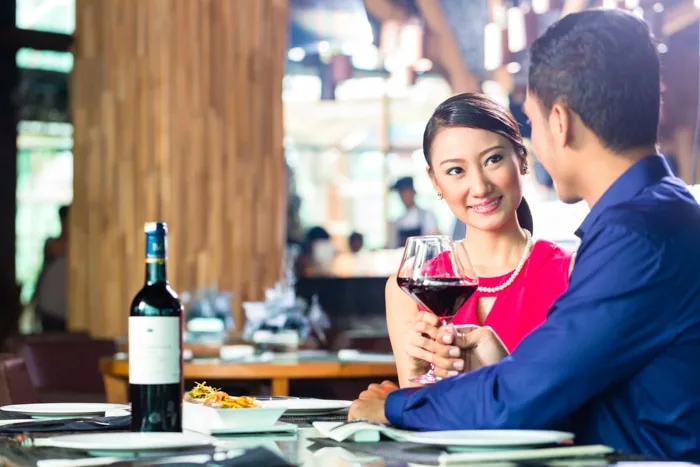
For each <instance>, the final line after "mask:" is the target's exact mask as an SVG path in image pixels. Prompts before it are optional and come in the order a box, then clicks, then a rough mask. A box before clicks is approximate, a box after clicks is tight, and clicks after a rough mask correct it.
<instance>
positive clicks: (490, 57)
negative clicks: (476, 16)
mask: <svg viewBox="0 0 700 467" xmlns="http://www.w3.org/2000/svg"><path fill="white" fill-rule="evenodd" d="M502 37H503V32H502V31H501V28H500V27H499V26H498V24H496V23H488V24H487V25H486V26H484V68H485V69H486V70H487V71H493V70H497V69H498V68H499V67H500V66H501V65H502V64H503V42H502V40H501V39H502Z"/></svg>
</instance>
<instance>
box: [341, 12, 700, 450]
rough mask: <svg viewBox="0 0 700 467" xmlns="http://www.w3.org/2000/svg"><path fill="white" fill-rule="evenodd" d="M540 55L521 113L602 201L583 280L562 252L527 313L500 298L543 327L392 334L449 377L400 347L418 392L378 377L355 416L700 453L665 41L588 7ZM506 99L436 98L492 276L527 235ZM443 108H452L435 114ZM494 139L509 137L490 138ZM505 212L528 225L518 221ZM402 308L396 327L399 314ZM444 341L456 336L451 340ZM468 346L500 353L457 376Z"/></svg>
mask: <svg viewBox="0 0 700 467" xmlns="http://www.w3.org/2000/svg"><path fill="white" fill-rule="evenodd" d="M530 56H531V59H530V68H529V82H528V92H527V99H526V102H525V106H524V109H525V111H526V113H527V114H528V117H529V118H530V120H531V123H532V144H533V146H534V147H535V150H536V151H537V155H538V157H539V158H540V160H541V162H542V164H543V165H544V166H545V168H546V169H547V171H548V172H549V173H550V174H551V176H552V178H553V179H554V181H555V184H556V189H557V192H558V194H559V197H560V198H561V199H562V200H563V201H564V202H567V203H574V202H577V201H579V200H585V201H586V202H587V203H588V205H589V207H590V208H591V209H590V213H589V214H588V216H587V217H586V219H585V220H584V222H583V223H582V224H581V226H580V228H579V229H578V230H577V231H576V234H577V235H578V236H579V237H580V239H581V244H580V247H579V249H578V251H577V255H576V258H575V260H574V265H573V268H572V269H571V271H570V276H568V274H569V269H568V266H569V265H570V261H571V259H570V258H567V257H566V254H565V253H564V252H561V251H560V250H558V251H557V252H556V255H555V256H556V258H553V259H551V260H549V261H547V262H546V264H545V265H544V266H543V267H548V268H551V269H552V271H551V273H548V274H540V275H539V276H538V282H537V283H534V281H531V282H530V283H531V285H532V286H531V287H527V284H526V287H523V286H520V287H517V288H518V289H519V290H520V291H521V292H522V297H521V298H520V299H519V300H518V299H517V297H515V298H512V299H511V300H510V301H509V305H508V306H519V307H522V308H523V310H526V311H522V312H519V311H517V310H512V309H501V308H500V307H501V304H499V303H498V302H497V303H496V305H497V306H498V307H499V308H498V309H494V310H491V313H496V312H498V313H501V311H502V312H503V313H510V314H511V316H515V317H518V313H520V314H527V313H535V312H539V311H537V309H538V308H548V309H545V310H544V311H542V312H541V315H540V316H539V317H538V316H534V317H532V318H531V319H533V320H537V319H541V320H542V323H541V324H540V325H539V326H537V324H535V325H534V326H533V328H534V330H532V331H531V332H530V333H529V334H528V333H527V331H526V332H524V333H522V334H523V335H521V336H517V335H515V336H511V337H508V339H503V341H501V340H500V339H499V338H498V337H497V336H496V335H495V334H494V333H493V332H492V331H491V330H490V328H489V327H481V328H479V329H478V330H475V331H472V332H470V333H468V334H466V337H465V338H464V339H455V336H454V333H453V332H452V331H447V332H446V331H443V330H441V331H440V332H437V331H436V330H435V328H434V327H432V326H431V323H427V324H428V325H427V326H426V329H429V330H430V331H431V332H432V334H431V336H432V337H435V341H434V342H432V343H427V342H426V343H425V345H423V346H421V345H418V346H416V345H411V344H410V343H409V344H407V343H406V342H400V341H401V339H402V337H401V336H400V335H398V334H397V333H396V332H392V344H393V345H394V346H397V347H395V352H396V353H397V357H398V354H401V353H402V349H404V350H408V349H409V348H410V349H413V350H412V351H415V352H418V351H419V350H420V349H421V348H422V350H423V351H425V352H426V353H425V355H423V356H424V357H425V359H427V360H432V361H435V362H436V363H437V364H438V366H440V367H441V368H442V369H443V376H451V377H448V378H445V379H443V380H442V381H440V382H438V383H436V384H434V385H430V386H426V387H412V388H410V387H405V386H407V379H408V377H410V373H412V372H414V369H413V368H411V365H413V364H414V362H415V359H416V358H422V357H421V355H417V354H415V352H414V354H413V355H411V356H407V357H406V358H397V366H398V370H399V373H400V374H401V385H402V387H403V388H402V389H398V388H397V387H396V386H394V385H393V384H391V383H383V384H381V385H372V386H370V388H369V389H368V390H366V391H364V392H363V393H362V394H361V395H360V397H359V398H358V400H356V401H354V402H353V405H352V406H351V408H350V414H349V417H350V418H351V419H356V418H366V419H370V420H374V421H378V422H385V423H386V422H390V423H391V424H393V425H395V426H398V427H402V428H406V429H414V430H450V429H509V428H513V429H518V428H520V429H564V430H567V431H572V432H573V433H574V434H575V435H576V442H577V443H579V444H597V443H601V444H606V445H608V446H611V447H613V448H616V449H618V450H620V451H623V452H629V453H639V454H643V455H646V456H660V457H667V458H674V459H682V460H690V461H700V370H699V368H700V363H698V358H699V357H698V355H700V275H699V274H698V270H697V264H700V206H698V203H697V202H696V201H695V199H694V198H693V197H692V195H691V194H690V193H689V191H688V189H687V188H686V186H685V184H684V183H682V181H681V180H679V179H677V178H674V177H673V176H672V174H671V172H670V170H669V168H668V166H667V164H666V162H665V161H664V159H663V158H662V156H660V155H658V154H657V153H656V138H657V127H658V119H659V107H660V83H659V74H660V70H659V68H660V66H659V59H658V56H657V52H656V47H655V43H654V40H653V38H652V37H651V34H650V32H649V29H648V27H647V25H646V24H645V23H644V22H643V21H642V20H640V19H638V18H637V17H635V16H633V15H631V14H627V13H624V12H622V11H619V10H589V11H584V12H582V13H575V14H570V15H568V16H566V17H564V18H563V19H561V20H560V21H558V22H557V23H556V24H554V25H553V26H552V27H550V28H549V29H548V30H547V31H546V32H545V34H544V35H543V36H542V37H540V38H539V39H537V40H536V41H535V43H534V44H533V46H532V49H531V54H530ZM478 99H482V100H481V101H479V102H477V100H478ZM460 102H461V103H460ZM492 107H493V105H492V104H488V103H485V102H484V101H483V98H477V97H473V96H469V95H463V96H456V97H454V98H452V99H450V100H448V101H447V102H446V103H444V104H443V105H441V106H440V107H439V108H438V110H437V111H436V116H437V117H438V118H437V119H436V118H433V119H431V123H429V124H428V127H427V128H426V135H425V140H424V146H425V147H424V150H425V152H426V156H427V158H428V163H429V173H430V176H431V179H432V180H433V182H434V185H435V186H436V189H438V192H439V193H442V194H443V197H445V198H446V200H447V202H448V204H449V205H450V207H451V208H452V209H453V210H454V211H455V214H457V215H458V216H459V217H460V218H462V219H464V220H469V221H470V225H469V227H468V229H467V238H466V242H467V247H468V248H469V251H470V254H471V256H473V259H474V261H473V263H474V264H475V265H476V267H477V271H478V272H479V274H480V275H485V276H494V275H496V276H497V275H499V274H503V271H502V270H496V269H494V270H490V269H488V268H487V269H486V270H481V268H480V265H482V264H484V265H486V264H492V265H498V264H501V265H503V267H506V266H509V267H511V268H512V265H513V263H517V262H519V260H518V258H519V257H520V255H524V254H523V251H525V250H527V249H529V246H528V245H530V242H529V241H528V240H529V238H528V237H529V236H528V234H527V233H525V232H524V231H523V230H522V229H521V228H520V225H519V224H516V222H515V220H514V219H512V220H511V221H508V220H507V219H506V218H507V217H508V216H507V215H505V214H499V211H500V212H501V213H510V216H511V218H515V214H514V211H515V209H514V208H515V206H517V205H518V204H519V202H520V197H521V194H520V188H519V183H520V181H519V174H518V171H521V172H522V171H524V167H523V165H522V164H523V163H524V162H525V158H524V157H523V154H522V152H523V151H522V149H521V147H520V144H519V136H518V135H517V131H511V130H508V128H511V127H513V125H512V123H511V120H510V118H509V117H507V116H506V117H503V118H502V120H503V121H501V122H500V123H498V124H494V126H493V127H491V128H487V127H485V126H484V125H483V123H480V122H483V121H491V120H493V117H494V116H497V115H498V114H497V113H496V114H494V112H495V111H494V110H493V108H492ZM445 108H447V109H452V110H451V111H448V112H446V113H445V115H444V116H440V115H438V114H439V113H440V111H441V109H445ZM482 108H483V109H487V110H486V111H484V112H483V113H485V115H481V114H480V113H479V112H481V109H482ZM489 109H490V110H489ZM464 112H466V113H464ZM469 112H472V113H473V115H471V114H468V113H469ZM503 114H505V112H504V111H501V114H500V115H503ZM470 115H471V116H470ZM506 115H507V114H506ZM434 117H435V116H434ZM496 145H497V146H502V147H501V148H500V149H489V147H490V146H496ZM482 146H485V147H483V148H482ZM485 149H489V150H488V151H486V152H483V151H484V150H485ZM474 152H476V153H474ZM481 152H483V153H482V154H481ZM472 153H474V154H472ZM431 156H432V158H431ZM438 159H439V161H438ZM499 165H500V166H499ZM464 187H466V188H464ZM460 190H461V191H460ZM484 201H487V203H491V202H494V201H495V203H496V204H497V205H498V206H497V209H495V210H494V209H493V206H489V205H488V204H487V205H484V204H483V202H484ZM474 211H477V212H474ZM478 211H481V212H478ZM484 213H490V214H488V215H485V214H484ZM492 218H493V219H494V220H493V222H494V224H493V225H492V224H490V222H491V220H490V219H492ZM508 222H510V223H511V224H512V225H515V228H510V229H509V228H506V227H503V226H506V225H507V224H508ZM498 223H501V224H502V225H498ZM489 229H491V233H490V234H488V232H489ZM496 230H497V232H496ZM538 243H539V242H536V243H535V247H534V248H533V249H532V251H530V252H529V255H530V261H531V260H532V259H533V257H534V255H535V253H536V252H537V250H536V248H537V244H538ZM482 258H483V261H482ZM523 269H524V268H523ZM511 270H512V269H511ZM557 270H558V271H559V272H557ZM521 274H522V272H521ZM567 276H568V277H567ZM505 277H508V276H507V275H506V276H505ZM517 280H518V278H516V279H515V281H517ZM567 283H568V287H567ZM521 285H522V284H521ZM391 287H392V285H391V284H389V285H388V289H389V290H388V293H389V294H391V293H393V292H392V291H391ZM510 288H511V290H515V287H514V286H513V285H512V284H511V286H510ZM530 289H533V290H530ZM564 289H566V290H565V291H564V292H563V293H562V294H561V295H560V296H559V297H558V298H556V296H557V294H559V293H560V292H562V290H564ZM504 292H505V291H504ZM518 293H520V292H518ZM539 293H541V294H543V296H542V297H540V298H539V299H538V298H535V296H536V295H537V294H539ZM499 300H500V297H499ZM533 300H539V301H538V302H537V303H539V304H543V303H545V302H547V301H548V300H549V301H551V302H553V304H552V305H551V307H542V306H539V305H537V303H535V302H533ZM407 306H409V305H408V304H407ZM410 306H413V309H415V305H414V304H413V303H412V302H411V305H410ZM474 308H476V309H475V310H471V311H470V310H468V309H467V310H465V314H466V315H467V316H463V317H462V322H468V321H470V319H474V316H473V315H472V317H471V318H470V317H469V316H468V315H470V314H474V313H476V322H481V323H484V322H485V323H486V324H488V315H486V321H484V320H483V316H484V315H485V313H484V310H480V309H479V306H476V307H474ZM533 310H534V311H533ZM480 311H481V313H480ZM486 311H488V310H486ZM395 312H396V313H399V312H400V310H396V311H395ZM391 313H392V312H391V311H388V314H389V326H390V328H391V327H392V326H396V325H397V323H398V322H399V321H398V319H397V318H392V315H391ZM405 313H406V314H407V316H408V314H409V313H410V311H409V309H406V310H405ZM535 314H536V313H535ZM423 315H425V316H426V317H427V316H429V315H430V314H429V313H423ZM427 319H429V318H427ZM517 319H518V320H519V319H521V318H520V317H518V318H517ZM392 320H393V321H394V322H393V323H392ZM514 320H515V318H514ZM432 324H434V323H432ZM494 324H495V322H494ZM399 325H403V324H399ZM507 326H508V323H507V322H506V323H503V327H504V328H506V327H507ZM399 334H400V333H399ZM403 334H404V336H405V335H406V333H405V332H404V333H403ZM525 334H527V335H525ZM519 338H522V340H519ZM403 339H406V337H403ZM443 339H445V340H444V342H446V343H447V344H448V345H440V344H438V343H441V342H443ZM402 345H403V346H405V347H401V346H402ZM460 345H461V346H462V347H468V348H470V349H471V351H472V352H473V353H474V354H476V355H479V356H480V357H481V358H482V360H484V361H485V363H486V365H484V366H483V367H481V368H478V369H476V370H473V371H469V372H467V373H462V374H457V375H455V376H453V374H454V371H458V368H456V367H455V370H451V371H450V372H449V373H448V372H446V370H447V369H448V368H449V366H450V364H451V365H453V366H454V362H455V361H457V360H458V359H454V358H451V357H450V355H451V354H452V352H455V351H456V352H460V351H461V350H462V349H460V348H459V347H460ZM397 350H398V351H397ZM511 351H512V352H511Z"/></svg>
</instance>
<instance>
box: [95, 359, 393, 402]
mask: <svg viewBox="0 0 700 467" xmlns="http://www.w3.org/2000/svg"><path fill="white" fill-rule="evenodd" d="M100 372H101V374H102V378H103V380H104V384H105V391H106V396H107V401H108V402H111V403H126V402H127V401H128V379H129V361H128V356H127V355H126V354H117V355H115V356H112V357H105V358H102V359H101V360H100ZM183 376H184V379H185V380H189V381H192V380H198V381H209V382H213V381H260V380H268V381H270V383H271V395H272V396H289V395H290V394H289V383H290V381H292V380H299V379H325V380H338V379H340V380H342V379H346V380H347V379H358V378H376V379H377V380H378V381H381V380H383V379H395V378H396V363H395V362H394V360H393V358H392V357H391V355H387V354H374V353H363V352H346V353H341V352H306V353H305V352H293V353H288V354H274V353H267V354H262V355H258V356H255V357H254V358H250V359H247V360H235V361H227V360H225V359H221V358H193V359H191V360H188V361H185V362H184V364H183Z"/></svg>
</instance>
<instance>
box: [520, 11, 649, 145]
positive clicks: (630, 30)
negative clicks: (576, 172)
mask: <svg viewBox="0 0 700 467" xmlns="http://www.w3.org/2000/svg"><path fill="white" fill-rule="evenodd" d="M659 73H660V65H659V56H658V53H657V50H656V42H655V40H654V38H653V36H652V34H651V32H650V31H649V27H648V26H647V24H646V23H645V22H644V21H643V20H641V19H639V18H638V17H636V16H634V15H632V14H630V13H627V12H624V11H622V10H602V9H601V10H598V9H596V10H586V11H583V12H580V13H572V14H569V15H567V16H565V17H564V18H562V19H561V20H559V21H558V22H556V23H555V24H553V25H552V26H550V27H549V29H547V31H546V32H545V33H544V34H543V35H542V36H541V37H540V38H539V39H537V40H536V41H535V42H534V44H533V45H532V47H531V49H530V68H529V76H528V89H529V91H530V92H531V93H532V94H533V95H534V96H535V97H537V99H538V100H539V101H540V102H541V104H542V106H543V107H544V110H545V113H546V114H549V112H550V111H551V109H552V105H553V104H554V103H555V102H557V101H561V102H563V103H564V104H565V105H566V106H567V107H569V108H570V109H571V110H572V111H574V112H576V114H578V116H579V117H580V118H581V120H582V121H583V123H584V124H585V125H586V126H587V127H588V128H589V129H590V130H591V131H592V132H593V133H595V134H596V135H597V136H598V138H599V139H600V140H601V142H602V143H603V144H604V145H605V146H606V147H607V148H608V149H610V150H612V151H616V152H619V151H624V150H626V149H630V148H635V147H640V146H646V145H650V144H655V143H656V139H657V131H658V126H659V106H660V103H661V96H660V93H661V90H660V77H659Z"/></svg>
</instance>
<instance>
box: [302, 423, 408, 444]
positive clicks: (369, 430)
mask: <svg viewBox="0 0 700 467" xmlns="http://www.w3.org/2000/svg"><path fill="white" fill-rule="evenodd" d="M313 427H314V428H316V430H318V431H319V432H320V433H321V434H322V435H323V436H325V437H327V438H330V439H332V440H333V441H338V442H341V441H354V442H356V443H376V442H377V441H379V440H380V439H381V437H382V436H385V437H386V438H389V439H391V440H393V441H403V442H410V440H411V435H412V434H415V432H412V431H406V430H399V429H398V428H392V427H390V426H388V425H382V424H380V423H372V422H360V421H353V422H346V423H344V422H314V423H313Z"/></svg>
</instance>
